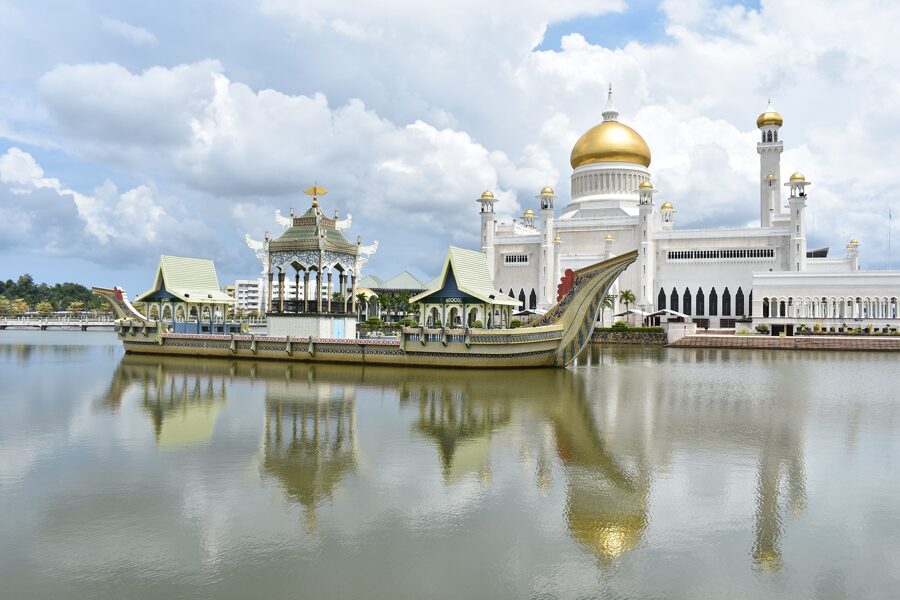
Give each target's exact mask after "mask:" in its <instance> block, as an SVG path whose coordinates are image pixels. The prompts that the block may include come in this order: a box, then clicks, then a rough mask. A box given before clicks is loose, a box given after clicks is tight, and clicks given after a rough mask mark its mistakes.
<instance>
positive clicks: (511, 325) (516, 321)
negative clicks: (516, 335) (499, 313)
mask: <svg viewBox="0 0 900 600" xmlns="http://www.w3.org/2000/svg"><path fill="white" fill-rule="evenodd" d="M521 326H522V321H520V320H519V319H513V320H512V321H510V322H509V328H510V329H516V328H517V327H521Z"/></svg>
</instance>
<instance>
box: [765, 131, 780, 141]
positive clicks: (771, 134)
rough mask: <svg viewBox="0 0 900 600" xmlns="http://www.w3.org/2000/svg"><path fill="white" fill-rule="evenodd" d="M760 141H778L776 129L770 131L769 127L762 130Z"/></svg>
mask: <svg viewBox="0 0 900 600" xmlns="http://www.w3.org/2000/svg"><path fill="white" fill-rule="evenodd" d="M762 141H763V144H765V143H766V142H777V141H778V131H777V130H776V131H772V130H771V129H770V130H768V131H763V132H762Z"/></svg>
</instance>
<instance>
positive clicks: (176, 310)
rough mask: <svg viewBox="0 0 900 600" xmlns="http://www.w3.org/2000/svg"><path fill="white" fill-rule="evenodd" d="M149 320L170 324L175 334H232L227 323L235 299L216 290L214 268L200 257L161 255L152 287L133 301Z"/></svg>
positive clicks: (233, 328) (235, 326) (231, 326)
mask: <svg viewBox="0 0 900 600" xmlns="http://www.w3.org/2000/svg"><path fill="white" fill-rule="evenodd" d="M134 302H135V303H139V302H141V303H144V304H145V306H146V307H147V308H146V310H145V313H146V316H147V318H148V319H150V320H153V321H162V322H165V323H167V324H169V325H170V326H171V328H172V331H174V332H175V333H234V332H239V331H240V324H239V323H229V322H228V316H229V310H231V311H233V308H234V298H232V297H231V296H229V295H228V294H226V293H225V292H223V291H222V290H221V288H220V287H219V278H218V276H217V275H216V266H215V264H213V261H211V260H207V259H203V258H184V257H181V256H165V255H164V256H160V257H159V266H158V267H157V268H156V278H155V279H154V283H153V287H152V288H150V289H149V290H147V291H146V292H144V293H143V294H141V295H140V296H138V297H137V298H135V299H134Z"/></svg>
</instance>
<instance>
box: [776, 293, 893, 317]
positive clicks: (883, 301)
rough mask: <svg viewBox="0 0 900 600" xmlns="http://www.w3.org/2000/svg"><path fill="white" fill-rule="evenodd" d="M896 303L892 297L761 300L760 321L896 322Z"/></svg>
mask: <svg viewBox="0 0 900 600" xmlns="http://www.w3.org/2000/svg"><path fill="white" fill-rule="evenodd" d="M898 307H900V299H898V298H897V297H896V296H895V297H890V298H889V297H886V296H882V297H874V298H872V297H869V296H856V297H853V296H851V297H847V296H824V297H815V298H811V297H800V298H794V297H783V296H782V297H775V296H773V297H771V298H763V301H762V312H763V317H790V318H809V319H896V318H898V316H900V313H898Z"/></svg>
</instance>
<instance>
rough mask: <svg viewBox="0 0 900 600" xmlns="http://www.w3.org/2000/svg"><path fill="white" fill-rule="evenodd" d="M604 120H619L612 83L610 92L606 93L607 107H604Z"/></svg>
mask: <svg viewBox="0 0 900 600" xmlns="http://www.w3.org/2000/svg"><path fill="white" fill-rule="evenodd" d="M602 114H603V120H604V121H618V120H619V111H617V110H616V107H615V106H613V95H612V84H611V83H610V84H609V92H608V93H607V95H606V108H604V109H603V113H602Z"/></svg>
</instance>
